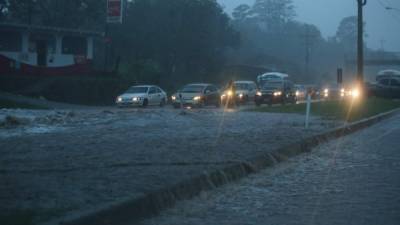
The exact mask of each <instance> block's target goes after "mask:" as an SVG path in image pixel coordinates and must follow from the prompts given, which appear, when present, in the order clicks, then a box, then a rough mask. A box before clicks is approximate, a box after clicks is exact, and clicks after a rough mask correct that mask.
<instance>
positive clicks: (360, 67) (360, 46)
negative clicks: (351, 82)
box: [357, 0, 367, 85]
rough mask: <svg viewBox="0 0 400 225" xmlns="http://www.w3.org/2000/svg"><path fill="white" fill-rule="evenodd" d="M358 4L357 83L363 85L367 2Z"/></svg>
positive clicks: (360, 0)
mask: <svg viewBox="0 0 400 225" xmlns="http://www.w3.org/2000/svg"><path fill="white" fill-rule="evenodd" d="M357 3H358V32H357V33H358V34H357V37H358V38H357V81H358V84H359V85H361V84H362V83H363V82H364V19H363V7H364V6H365V5H366V4H367V0H357Z"/></svg>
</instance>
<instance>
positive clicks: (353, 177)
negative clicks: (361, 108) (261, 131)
mask: <svg viewBox="0 0 400 225" xmlns="http://www.w3.org/2000/svg"><path fill="white" fill-rule="evenodd" d="M399 146H400V116H399V115H397V116H395V117H394V118H392V119H389V120H387V121H384V122H382V123H380V124H377V125H374V126H373V127H370V128H368V129H366V130H363V131H360V132H358V133H355V134H352V135H350V136H347V137H344V138H340V139H338V140H335V141H331V142H329V143H326V144H323V145H321V146H319V147H317V148H316V149H315V150H314V151H313V152H312V153H309V154H306V155H302V156H298V157H295V158H293V159H291V160H289V161H288V162H286V163H282V164H280V165H279V166H277V167H275V168H272V169H268V170H265V171H263V172H261V173H259V174H256V175H253V176H251V177H249V178H246V179H245V180H242V181H240V182H238V183H234V184H231V185H228V186H225V187H222V188H219V189H217V190H215V191H213V192H207V193H203V194H202V195H201V196H200V197H197V198H195V199H193V200H189V201H185V202H181V203H178V205H177V206H176V207H175V208H173V209H170V210H167V211H165V212H163V213H162V214H161V215H160V216H159V217H156V218H153V219H149V220H146V221H143V222H142V224H141V225H167V224H168V225H169V224H175V225H186V224H188V225H189V224H190V225H197V224H198V225H200V224H208V225H212V224H215V225H224V224H226V225H228V224H229V225H236V224H237V225H239V224H240V225H245V224H246V225H247V224H248V225H250V224H254V225H261V224H263V225H264V224H265V225H269V224H270V225H283V224H284V225H295V224H296V225H302V224H304V225H313V224H315V225H324V224H327V225H328V224H329V225H331V224H346V225H352V224H354V225H360V224H363V225H369V224H370V225H378V224H385V225H398V224H400V148H399Z"/></svg>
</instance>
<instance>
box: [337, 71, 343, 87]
mask: <svg viewBox="0 0 400 225" xmlns="http://www.w3.org/2000/svg"><path fill="white" fill-rule="evenodd" d="M337 83H338V84H339V85H341V84H342V83H343V69H342V68H338V69H337Z"/></svg>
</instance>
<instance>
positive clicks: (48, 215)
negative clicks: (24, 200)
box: [0, 209, 72, 225]
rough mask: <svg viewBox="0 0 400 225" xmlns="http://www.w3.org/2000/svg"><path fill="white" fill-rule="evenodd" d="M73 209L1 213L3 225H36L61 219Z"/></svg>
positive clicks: (0, 222) (0, 221) (0, 218)
mask: <svg viewBox="0 0 400 225" xmlns="http://www.w3.org/2000/svg"><path fill="white" fill-rule="evenodd" d="M69 210H72V209H41V210H33V209H26V210H9V211H2V212H0V224H1V225H3V224H4V225H34V224H37V223H42V222H47V221H49V220H51V219H54V218H57V217H60V216H61V215H63V214H65V213H66V212H68V211H69Z"/></svg>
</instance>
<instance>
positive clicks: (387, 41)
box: [218, 0, 400, 52]
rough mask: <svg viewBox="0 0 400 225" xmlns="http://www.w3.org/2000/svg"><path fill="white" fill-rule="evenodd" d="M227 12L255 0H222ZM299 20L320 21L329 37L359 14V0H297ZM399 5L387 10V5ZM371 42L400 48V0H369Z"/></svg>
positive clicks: (326, 35) (295, 1)
mask: <svg viewBox="0 0 400 225" xmlns="http://www.w3.org/2000/svg"><path fill="white" fill-rule="evenodd" d="M218 1H219V2H220V3H221V4H222V5H224V6H225V8H226V11H227V12H229V13H230V12H231V11H232V9H233V8H234V7H236V6H237V5H239V4H241V3H247V4H250V5H251V4H252V3H253V2H254V0H218ZM293 2H294V4H295V7H296V11H297V18H296V19H297V20H299V21H302V22H307V23H312V24H315V25H317V26H318V27H319V28H320V30H321V31H322V33H323V35H324V36H325V37H329V36H334V35H335V33H336V30H337V27H338V25H339V23H340V21H341V19H342V18H344V17H346V16H351V15H356V13H357V1H356V0H293ZM388 6H390V7H392V8H396V9H393V10H386V9H385V7H388ZM365 21H366V23H367V27H366V29H367V34H368V38H367V40H366V41H367V44H368V46H369V47H370V48H374V49H380V48H381V47H382V46H383V47H384V49H385V50H387V51H397V52H400V0H368V5H367V6H366V8H365Z"/></svg>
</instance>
